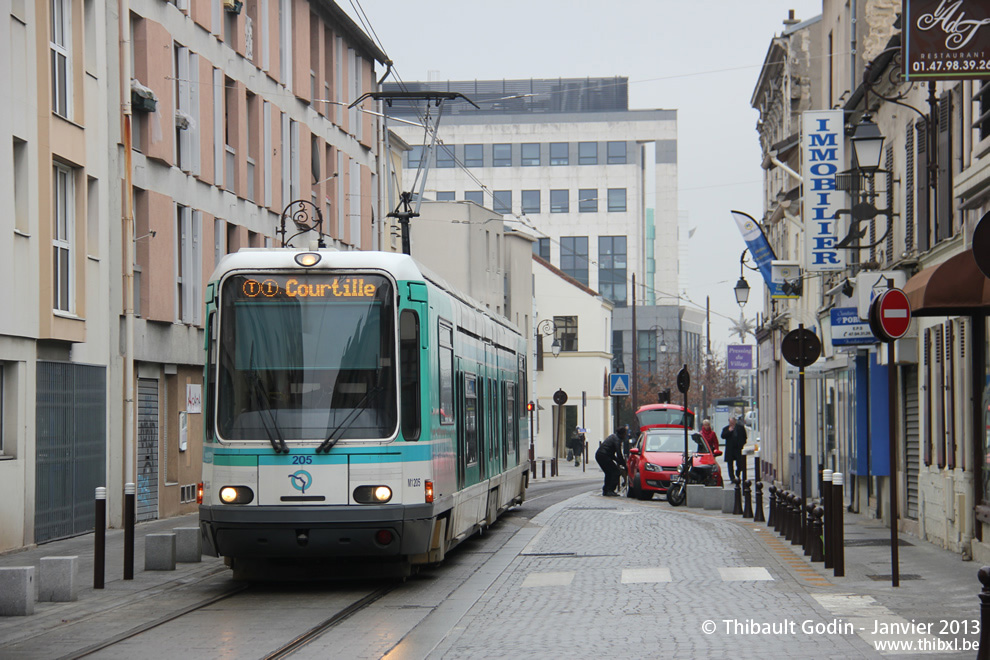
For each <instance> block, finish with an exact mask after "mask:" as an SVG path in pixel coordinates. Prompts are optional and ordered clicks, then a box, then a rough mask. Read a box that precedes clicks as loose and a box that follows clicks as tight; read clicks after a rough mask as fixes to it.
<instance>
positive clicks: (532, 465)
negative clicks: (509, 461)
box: [529, 458, 536, 479]
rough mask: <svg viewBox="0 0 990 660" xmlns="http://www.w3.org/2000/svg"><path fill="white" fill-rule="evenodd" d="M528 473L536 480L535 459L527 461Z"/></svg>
mask: <svg viewBox="0 0 990 660" xmlns="http://www.w3.org/2000/svg"><path fill="white" fill-rule="evenodd" d="M529 473H530V474H531V475H533V478H534V479H536V459H535V458H533V459H531V460H530V461H529Z"/></svg>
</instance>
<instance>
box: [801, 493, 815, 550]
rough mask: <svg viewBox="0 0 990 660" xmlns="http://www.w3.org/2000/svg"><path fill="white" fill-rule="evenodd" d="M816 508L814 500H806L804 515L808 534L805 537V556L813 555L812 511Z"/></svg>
mask: <svg viewBox="0 0 990 660" xmlns="http://www.w3.org/2000/svg"><path fill="white" fill-rule="evenodd" d="M814 510H815V504H814V502H812V501H810V500H809V501H808V502H805V504H804V511H803V512H802V515H803V516H804V529H805V531H806V532H807V534H805V537H804V556H805V557H810V556H811V546H812V541H813V539H812V533H811V521H812V516H811V512H812V511H814Z"/></svg>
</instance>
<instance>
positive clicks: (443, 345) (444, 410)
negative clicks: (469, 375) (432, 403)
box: [438, 321, 454, 424]
mask: <svg viewBox="0 0 990 660" xmlns="http://www.w3.org/2000/svg"><path fill="white" fill-rule="evenodd" d="M438 336H439V350H438V355H439V358H440V369H439V375H440V377H439V379H438V380H439V386H440V423H441V424H453V423H454V330H453V328H452V327H451V326H449V325H447V324H445V323H444V322H443V321H441V322H440V326H439V333H438Z"/></svg>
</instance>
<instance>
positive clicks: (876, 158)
mask: <svg viewBox="0 0 990 660" xmlns="http://www.w3.org/2000/svg"><path fill="white" fill-rule="evenodd" d="M850 140H851V142H852V146H853V154H854V155H855V157H856V165H857V167H859V169H861V170H863V171H864V172H866V173H868V174H873V173H874V172H876V171H877V170H878V169H880V156H881V154H883V140H884V137H883V133H881V132H880V127H879V126H877V125H876V124H874V123H873V118H872V117H871V116H870V113H868V112H867V113H865V114H864V115H863V118H862V119H861V120H860V122H859V124H857V125H856V131H855V132H854V133H853V136H852V138H850Z"/></svg>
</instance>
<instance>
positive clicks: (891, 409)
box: [887, 280, 901, 587]
mask: <svg viewBox="0 0 990 660" xmlns="http://www.w3.org/2000/svg"><path fill="white" fill-rule="evenodd" d="M889 286H890V287H892V288H893V280H890V284H889ZM896 397H897V364H896V361H895V359H894V342H892V341H890V342H887V409H888V413H887V414H888V417H887V423H888V425H889V427H890V430H889V431H888V433H887V436H888V437H887V442H888V444H889V445H890V476H889V477H887V479H888V485H889V488H888V491H889V495H888V497H887V498H888V500H889V501H890V586H892V587H897V586H900V583H901V575H900V562H898V559H897V405H896Z"/></svg>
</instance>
